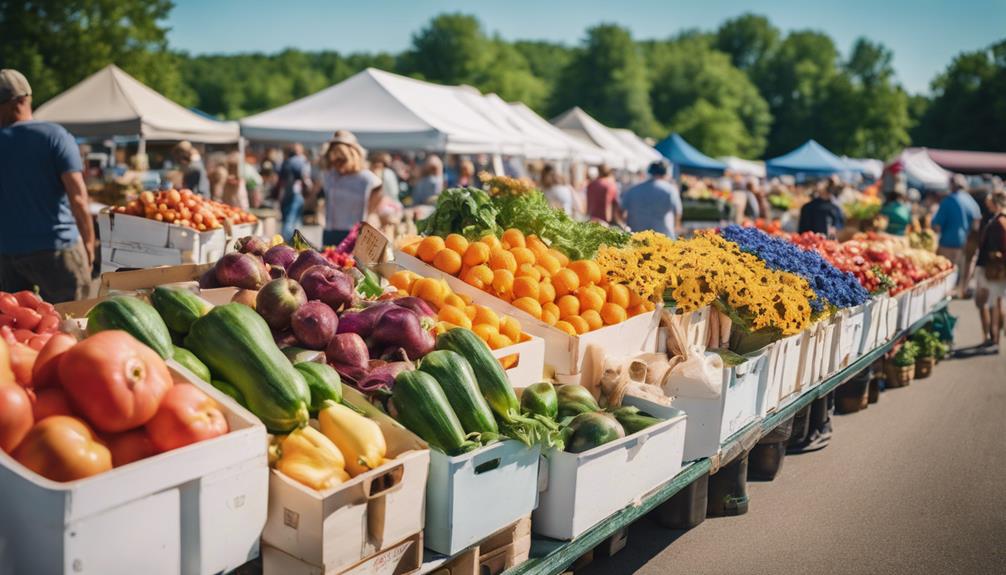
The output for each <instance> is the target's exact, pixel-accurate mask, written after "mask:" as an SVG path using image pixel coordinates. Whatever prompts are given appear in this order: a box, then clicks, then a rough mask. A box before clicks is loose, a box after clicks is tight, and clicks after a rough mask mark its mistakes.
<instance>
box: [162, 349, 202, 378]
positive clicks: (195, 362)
mask: <svg viewBox="0 0 1006 575" xmlns="http://www.w3.org/2000/svg"><path fill="white" fill-rule="evenodd" d="M171 358H172V359H174V360H175V361H176V362H178V363H179V364H180V365H181V366H182V367H184V368H185V369H187V370H189V371H191V372H192V375H194V376H196V377H198V378H199V379H201V380H203V381H205V382H209V381H210V380H212V376H210V368H208V367H206V364H205V363H203V362H201V361H199V358H198V357H196V356H195V354H194V353H192V352H191V351H189V350H187V349H185V348H184V347H178V346H175V352H174V353H173V354H172V355H171Z"/></svg>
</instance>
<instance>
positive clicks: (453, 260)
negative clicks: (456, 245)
mask: <svg viewBox="0 0 1006 575" xmlns="http://www.w3.org/2000/svg"><path fill="white" fill-rule="evenodd" d="M433 267H435V268H437V269H438V270H440V271H442V272H445V273H449V274H451V275H455V274H457V273H458V272H459V271H461V254H459V253H458V252H456V251H454V250H451V249H447V248H444V249H442V250H440V251H439V252H437V255H436V256H435V257H434V258H433Z"/></svg>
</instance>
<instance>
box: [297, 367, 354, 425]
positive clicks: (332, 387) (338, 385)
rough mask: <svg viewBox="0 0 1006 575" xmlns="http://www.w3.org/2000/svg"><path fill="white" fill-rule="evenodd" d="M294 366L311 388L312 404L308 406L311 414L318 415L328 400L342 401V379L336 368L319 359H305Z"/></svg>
mask: <svg viewBox="0 0 1006 575" xmlns="http://www.w3.org/2000/svg"><path fill="white" fill-rule="evenodd" d="M293 367H294V368H295V369H296V370H297V371H299V372H300V374H301V375H303V376H304V380H305V381H307V387H308V389H309V390H311V405H310V406H309V407H308V411H310V412H311V415H316V414H317V413H318V412H319V411H320V410H321V408H322V406H323V405H322V404H324V402H325V401H326V400H329V399H331V400H332V401H334V402H336V403H342V379H341V378H340V377H339V372H338V371H335V368H333V367H332V366H330V365H328V364H324V363H318V362H317V361H304V362H301V363H298V364H295V365H294V366H293Z"/></svg>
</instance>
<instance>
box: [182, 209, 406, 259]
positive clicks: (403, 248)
mask: <svg viewBox="0 0 1006 575" xmlns="http://www.w3.org/2000/svg"><path fill="white" fill-rule="evenodd" d="M197 215H198V214H197ZM200 219H202V216H200ZM418 249H419V242H412V243H410V244H406V245H404V246H402V253H404V254H407V255H410V256H415V255H416V250H418Z"/></svg>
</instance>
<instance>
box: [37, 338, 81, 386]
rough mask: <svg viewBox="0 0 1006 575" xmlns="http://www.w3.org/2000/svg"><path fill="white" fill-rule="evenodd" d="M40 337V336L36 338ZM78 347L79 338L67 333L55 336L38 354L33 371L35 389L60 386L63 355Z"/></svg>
mask: <svg viewBox="0 0 1006 575" xmlns="http://www.w3.org/2000/svg"><path fill="white" fill-rule="evenodd" d="M36 337H39V336H36ZM75 345H77V338H75V337H73V336H72V335H69V334H65V333H57V334H54V335H53V336H52V337H51V338H49V341H48V343H46V344H45V346H43V347H42V349H41V350H39V352H38V357H37V358H35V366H34V367H33V368H32V370H31V385H32V387H35V388H39V389H41V388H45V387H54V386H59V362H60V360H61V359H62V357H63V354H64V353H65V352H66V351H67V350H68V349H70V348H71V347H73V346H75Z"/></svg>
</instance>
